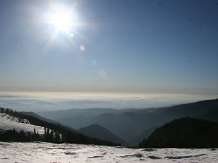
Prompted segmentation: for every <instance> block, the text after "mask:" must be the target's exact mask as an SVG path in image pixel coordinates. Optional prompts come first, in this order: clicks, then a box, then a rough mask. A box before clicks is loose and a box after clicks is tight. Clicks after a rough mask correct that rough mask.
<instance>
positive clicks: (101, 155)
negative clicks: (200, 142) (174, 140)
mask: <svg viewBox="0 0 218 163" xmlns="http://www.w3.org/2000/svg"><path fill="white" fill-rule="evenodd" d="M217 156H218V149H172V148H169V149H164V148H162V149H129V148H121V147H107V146H94V145H78V144H51V143H44V142H43V143H5V142H0V162H1V163H15V162H17V163H18V162H19V163H20V162H22V163H39V162H40V163H48V162H52V163H54V162H56V163H57V162H58V163H59V162H60V163H74V162H75V163H76V162H80V163H83V162H107V163H108V162H110V163H115V162H116V163H119V162H122V163H127V162H134V163H137V162H146V163H190V162H198V163H206V162H211V163H215V162H218V157H217Z"/></svg>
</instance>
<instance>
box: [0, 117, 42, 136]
mask: <svg viewBox="0 0 218 163" xmlns="http://www.w3.org/2000/svg"><path fill="white" fill-rule="evenodd" d="M0 122H1V123H0V131H5V130H13V129H15V130H16V131H21V130H23V131H24V132H30V133H33V131H34V128H35V130H36V133H38V134H44V128H43V127H41V126H35V125H31V124H28V123H19V120H18V118H16V117H13V116H10V115H8V114H6V113H0ZM27 122H28V121H27Z"/></svg>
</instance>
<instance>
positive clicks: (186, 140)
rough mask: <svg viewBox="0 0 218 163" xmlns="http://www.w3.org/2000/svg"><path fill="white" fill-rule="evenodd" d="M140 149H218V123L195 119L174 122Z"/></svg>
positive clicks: (155, 132) (187, 118) (154, 133)
mask: <svg viewBox="0 0 218 163" xmlns="http://www.w3.org/2000/svg"><path fill="white" fill-rule="evenodd" d="M139 147H140V148H215V147H216V148H217V147H218V123H217V122H210V121H207V120H202V119H195V118H190V117H186V118H180V119H176V120H173V121H171V122H169V123H166V124H165V125H163V126H161V127H160V128H157V129H155V131H154V132H153V133H152V134H151V135H150V136H149V137H148V138H147V139H144V140H143V141H142V142H140V143H139Z"/></svg>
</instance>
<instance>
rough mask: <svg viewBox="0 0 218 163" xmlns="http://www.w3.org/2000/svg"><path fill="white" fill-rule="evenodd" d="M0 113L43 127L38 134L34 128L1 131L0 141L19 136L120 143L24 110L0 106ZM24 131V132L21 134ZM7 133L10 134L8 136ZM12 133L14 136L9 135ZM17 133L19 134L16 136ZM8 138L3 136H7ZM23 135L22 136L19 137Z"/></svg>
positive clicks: (56, 140) (38, 139) (113, 144)
mask: <svg viewBox="0 0 218 163" xmlns="http://www.w3.org/2000/svg"><path fill="white" fill-rule="evenodd" d="M0 112H1V113H6V114H9V115H11V116H14V117H17V118H18V119H19V121H20V122H22V121H24V120H28V121H29V122H30V124H32V125H36V126H42V127H44V135H43V136H40V135H39V134H38V133H36V131H35V129H34V131H33V134H32V133H24V132H23V131H20V132H17V131H16V130H15V129H14V130H8V131H6V132H1V133H0V134H1V136H0V141H16V140H18V139H16V137H19V140H22V141H24V140H25V141H26V142H28V141H45V142H53V143H62V142H67V143H76V144H95V145H107V146H117V145H121V144H116V143H113V142H110V141H104V140H100V139H97V138H91V137H88V136H85V135H83V134H80V133H76V132H73V131H72V130H70V129H69V128H67V127H64V126H62V125H60V124H55V123H50V122H46V121H43V120H41V119H38V118H36V117H34V116H31V115H27V114H25V113H24V112H17V111H14V110H12V109H9V108H7V109H5V108H0ZM23 133H24V134H23ZM7 134H9V135H10V136H8V135H7ZM11 135H14V136H11ZM18 135H19V136H18ZM7 136H8V138H5V139H4V138H3V137H7ZM20 137H23V138H20Z"/></svg>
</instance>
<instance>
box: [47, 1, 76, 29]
mask: <svg viewBox="0 0 218 163" xmlns="http://www.w3.org/2000/svg"><path fill="white" fill-rule="evenodd" d="M75 17H76V16H75V12H74V10H73V8H69V7H67V6H64V5H60V4H56V5H55V4H53V5H52V6H51V8H50V11H49V13H48V15H47V19H48V21H49V23H50V24H51V25H52V26H53V27H54V28H55V31H56V33H58V32H60V31H63V32H66V33H69V31H70V30H71V29H72V28H73V26H74V24H75V22H74V21H75Z"/></svg>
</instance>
